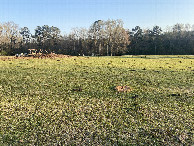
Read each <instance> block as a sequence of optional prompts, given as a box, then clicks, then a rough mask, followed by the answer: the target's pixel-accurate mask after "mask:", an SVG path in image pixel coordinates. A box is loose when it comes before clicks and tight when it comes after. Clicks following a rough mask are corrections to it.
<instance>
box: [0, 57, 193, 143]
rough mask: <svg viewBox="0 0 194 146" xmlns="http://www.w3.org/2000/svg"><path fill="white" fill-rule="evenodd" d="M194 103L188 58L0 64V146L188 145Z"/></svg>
mask: <svg viewBox="0 0 194 146" xmlns="http://www.w3.org/2000/svg"><path fill="white" fill-rule="evenodd" d="M117 85H127V86H130V87H131V88H132V89H133V90H132V91H131V92H129V93H117V92H116V91H115V90H114V88H115V86H117ZM193 103H194V58H192V56H184V57H178V56H175V57H174V56H173V57H172V56H165V57H162V56H160V57H156V56H147V57H146V58H141V57H129V56H128V57H127V56H123V57H99V58H98V57H70V58H58V59H8V60H0V145H61V144H63V145H113V144H115V145H128V144H130V145H192V142H193V132H194V130H193V128H194V127H193V124H194V122H193V114H194V112H193V108H194V106H193Z"/></svg>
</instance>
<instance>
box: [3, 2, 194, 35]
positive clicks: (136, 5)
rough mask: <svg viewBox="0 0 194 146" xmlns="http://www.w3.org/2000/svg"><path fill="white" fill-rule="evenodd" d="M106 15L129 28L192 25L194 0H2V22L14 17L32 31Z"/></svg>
mask: <svg viewBox="0 0 194 146" xmlns="http://www.w3.org/2000/svg"><path fill="white" fill-rule="evenodd" d="M107 19H122V20H123V22H124V27H125V28H128V29H132V28H134V27H135V26H137V25H139V26H141V27H143V28H152V26H154V25H159V26H161V27H162V28H165V26H167V25H169V26H171V25H173V24H176V23H184V24H186V23H190V24H191V25H193V24H194V0H0V22H8V21H13V22H14V23H16V24H18V25H19V26H20V27H24V26H27V27H28V28H30V30H31V32H32V33H34V29H35V28H36V26H42V25H45V24H46V25H49V26H56V27H58V28H60V30H61V32H62V33H65V32H66V33H69V32H70V31H71V28H75V27H85V28H88V27H89V26H90V25H91V24H92V23H93V22H94V21H96V20H107Z"/></svg>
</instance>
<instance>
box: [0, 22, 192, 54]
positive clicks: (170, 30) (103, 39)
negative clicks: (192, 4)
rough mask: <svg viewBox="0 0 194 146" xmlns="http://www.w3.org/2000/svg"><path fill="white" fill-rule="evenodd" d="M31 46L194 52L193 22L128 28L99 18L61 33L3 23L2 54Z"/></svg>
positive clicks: (58, 50) (64, 49) (74, 50)
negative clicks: (63, 33)
mask: <svg viewBox="0 0 194 146" xmlns="http://www.w3.org/2000/svg"><path fill="white" fill-rule="evenodd" d="M32 48H36V49H38V50H40V49H41V50H43V51H47V52H54V53H57V54H66V55H89V56H91V55H100V56H105V55H107V56H113V55H126V54H128V55H177V54H178V55H181V54H182V55H190V54H194V25H190V24H175V25H173V26H171V27H167V28H166V29H165V31H164V30H162V28H161V27H159V26H154V27H153V28H152V29H142V28H141V27H140V26H136V27H134V28H133V29H132V30H129V29H125V28H124V27H123V21H122V20H106V21H103V20H98V21H95V22H94V23H93V24H92V25H91V26H90V27H89V28H74V29H72V31H71V32H70V33H69V34H65V35H61V31H60V29H59V28H57V27H54V26H48V25H43V26H37V27H36V29H35V31H34V33H33V34H32V33H31V32H30V30H29V28H28V27H23V28H19V26H18V25H17V24H15V23H14V22H5V23H0V55H14V54H17V53H22V52H23V53H26V52H28V49H32Z"/></svg>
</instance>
